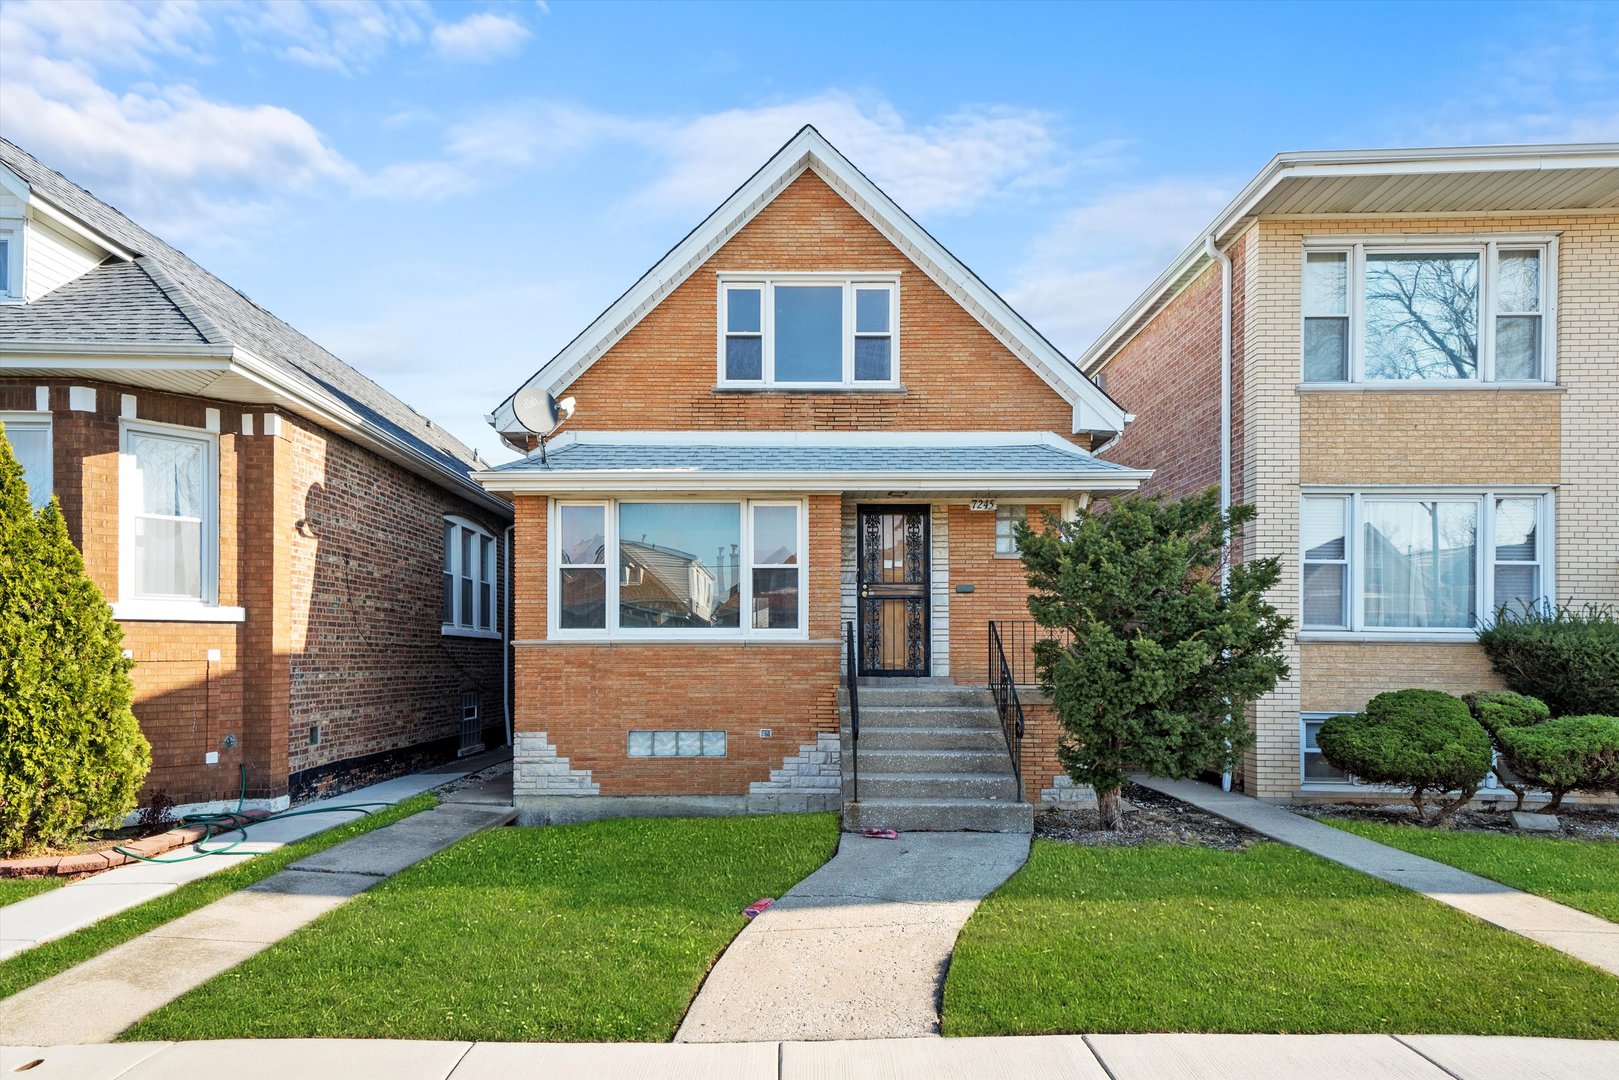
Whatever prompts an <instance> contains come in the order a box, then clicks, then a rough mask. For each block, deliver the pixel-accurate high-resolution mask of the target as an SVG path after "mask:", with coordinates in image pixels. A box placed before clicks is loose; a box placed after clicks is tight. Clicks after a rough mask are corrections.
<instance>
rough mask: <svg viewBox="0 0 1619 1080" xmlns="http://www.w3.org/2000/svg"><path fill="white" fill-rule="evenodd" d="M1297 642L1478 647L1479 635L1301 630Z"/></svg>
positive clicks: (1464, 632) (1470, 631)
mask: <svg viewBox="0 0 1619 1080" xmlns="http://www.w3.org/2000/svg"><path fill="white" fill-rule="evenodd" d="M1295 638H1296V640H1298V641H1300V642H1302V643H1304V644H1309V643H1311V642H1320V641H1336V642H1344V643H1349V644H1355V645H1415V644H1427V645H1477V644H1478V633H1477V631H1474V630H1459V631H1454V632H1451V633H1444V632H1441V631H1437V630H1412V631H1407V632H1400V633H1371V632H1367V631H1356V630H1300V631H1299V632H1298V633H1297V634H1296V635H1295Z"/></svg>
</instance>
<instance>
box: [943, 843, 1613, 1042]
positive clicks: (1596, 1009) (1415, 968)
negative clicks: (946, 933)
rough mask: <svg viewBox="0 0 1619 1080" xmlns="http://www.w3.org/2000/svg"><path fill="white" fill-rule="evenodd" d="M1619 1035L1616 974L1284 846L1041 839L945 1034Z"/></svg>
mask: <svg viewBox="0 0 1619 1080" xmlns="http://www.w3.org/2000/svg"><path fill="white" fill-rule="evenodd" d="M1152 1031H1192V1032H1197V1031H1219V1032H1409V1033H1435V1032H1447V1033H1467V1034H1480V1035H1486V1034H1487V1035H1555V1036H1565V1037H1575V1038H1605V1039H1612V1038H1616V1037H1619V978H1614V977H1613V976H1610V975H1606V974H1604V973H1602V972H1601V971H1598V970H1597V969H1596V968H1592V967H1588V966H1586V965H1585V964H1581V963H1579V962H1578V961H1576V960H1573V959H1570V958H1568V957H1566V956H1563V955H1562V954H1560V953H1557V952H1555V951H1553V950H1551V949H1549V948H1546V947H1544V946H1541V945H1537V944H1535V943H1533V942H1530V941H1527V940H1525V939H1523V938H1519V937H1515V936H1514V935H1512V934H1509V933H1507V932H1506V931H1504V930H1499V929H1496V928H1495V927H1492V926H1488V925H1486V924H1485V923H1482V922H1479V921H1477V920H1474V919H1472V918H1470V917H1468V916H1465V915H1462V914H1461V913H1459V912H1456V911H1453V910H1451V909H1450V908H1447V907H1444V906H1443V905H1441V904H1439V903H1437V902H1435V901H1432V900H1428V899H1426V898H1424V897H1421V896H1418V895H1416V894H1415V893H1411V892H1407V891H1405V890H1402V889H1399V888H1397V887H1395V886H1393V885H1388V884H1385V883H1383V882H1381V881H1378V880H1376V879H1374V878H1371V877H1368V876H1366V875H1364V874H1360V873H1356V872H1355V871H1353V870H1349V869H1346V868H1344V867H1341V866H1338V865H1336V864H1334V863H1329V862H1327V861H1326V860H1324V859H1319V858H1316V857H1315V856H1313V855H1310V854H1307V853H1305V852H1301V851H1297V850H1295V849H1293V848H1288V847H1284V846H1281V845H1278V844H1271V843H1261V844H1255V845H1254V846H1253V847H1252V848H1250V849H1249V850H1248V851H1246V852H1227V851H1215V850H1210V849H1207V848H1197V847H1189V846H1182V845H1173V846H1171V845H1157V846H1149V847H1138V848H1091V847H1080V846H1075V845H1066V844H1061V843H1055V842H1051V841H1044V840H1036V841H1035V843H1034V850H1033V852H1032V854H1031V857H1030V860H1029V863H1028V865H1027V866H1025V867H1024V868H1023V869H1022V870H1020V871H1019V872H1018V873H1017V874H1016V875H1014V876H1013V877H1012V879H1011V880H1010V881H1008V882H1007V883H1006V884H1005V885H1004V886H1002V887H1001V889H1000V890H999V891H998V892H996V893H995V894H994V895H993V896H991V897H990V898H989V899H988V900H987V901H985V902H984V904H983V905H982V906H980V907H979V909H978V911H977V912H975V913H974V915H973V917H972V918H971V919H970V920H969V921H968V923H967V926H966V928H965V929H964V930H963V932H962V935H961V938H960V940H959V941H958V942H957V945H956V953H955V958H954V960H953V961H952V962H951V965H950V973H949V977H948V979H947V981H946V983H945V992H944V1033H945V1034H946V1035H1011V1034H1019V1035H1021V1034H1040V1033H1057V1032H1152Z"/></svg>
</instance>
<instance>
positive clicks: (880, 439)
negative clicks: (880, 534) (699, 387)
mask: <svg viewBox="0 0 1619 1080" xmlns="http://www.w3.org/2000/svg"><path fill="white" fill-rule="evenodd" d="M546 446H547V447H548V448H549V449H550V451H551V452H552V453H555V452H556V451H558V450H561V449H563V448H565V447H568V446H821V447H845V446H854V447H868V446H869V447H879V448H892V447H900V446H924V447H961V446H1046V447H1050V448H1052V449H1054V450H1060V451H1063V452H1065V453H1069V454H1073V455H1074V456H1075V457H1078V458H1088V457H1090V454H1089V452H1087V451H1086V450H1085V448H1084V447H1081V446H1075V445H1074V444H1073V443H1071V442H1069V441H1068V440H1067V439H1064V438H1063V437H1062V436H1060V435H1057V434H1055V433H1054V432H1050V431H734V430H728V431H692V430H689V429H688V430H681V431H565V432H563V433H562V434H560V435H558V436H557V437H556V438H554V439H550V440H548V441H547V442H546Z"/></svg>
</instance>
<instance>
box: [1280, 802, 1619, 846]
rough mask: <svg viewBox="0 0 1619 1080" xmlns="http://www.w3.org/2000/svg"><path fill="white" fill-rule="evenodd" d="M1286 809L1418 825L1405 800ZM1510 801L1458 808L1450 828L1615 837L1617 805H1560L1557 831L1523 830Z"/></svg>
mask: <svg viewBox="0 0 1619 1080" xmlns="http://www.w3.org/2000/svg"><path fill="white" fill-rule="evenodd" d="M1288 809H1290V810H1292V811H1293V812H1294V813H1296V814H1303V815H1304V816H1306V817H1313V818H1349V819H1351V820H1355V821H1375V822H1379V823H1381V824H1384V825H1420V824H1422V822H1419V821H1418V820H1417V812H1416V809H1415V808H1414V807H1412V806H1411V805H1410V804H1409V803H1387V804H1381V805H1379V804H1372V803H1301V804H1298V805H1295V806H1290V807H1288ZM1509 811H1510V804H1508V806H1506V807H1502V808H1500V809H1496V808H1493V807H1491V808H1485V809H1479V810H1472V809H1464V810H1458V811H1456V813H1455V814H1454V815H1453V816H1452V817H1451V819H1450V826H1449V828H1450V829H1451V831H1457V830H1460V831H1463V832H1492V833H1517V834H1518V835H1519V836H1541V837H1551V838H1553V839H1556V838H1558V837H1562V838H1563V839H1573V840H1615V841H1619V809H1611V810H1610V809H1599V808H1595V807H1574V806H1564V807H1563V808H1562V809H1561V810H1559V811H1557V815H1556V817H1557V822H1558V824H1559V825H1561V826H1562V828H1561V830H1560V831H1559V832H1545V833H1542V832H1526V831H1524V830H1521V829H1519V828H1517V827H1516V826H1514V825H1513V824H1512V817H1511V815H1510V812H1509Z"/></svg>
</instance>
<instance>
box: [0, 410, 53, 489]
mask: <svg viewBox="0 0 1619 1080" xmlns="http://www.w3.org/2000/svg"><path fill="white" fill-rule="evenodd" d="M0 424H3V425H5V434H6V440H7V441H8V442H10V443H11V452H12V453H13V454H15V455H16V456H17V463H18V464H19V465H21V466H22V476H23V480H24V481H25V482H26V483H27V484H28V500H29V502H31V503H33V504H34V509H36V510H38V509H40V508H41V507H43V506H44V505H45V504H46V503H48V502H50V501H51V491H52V484H53V478H52V475H51V414H50V413H48V412H37V413H10V412H0Z"/></svg>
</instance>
